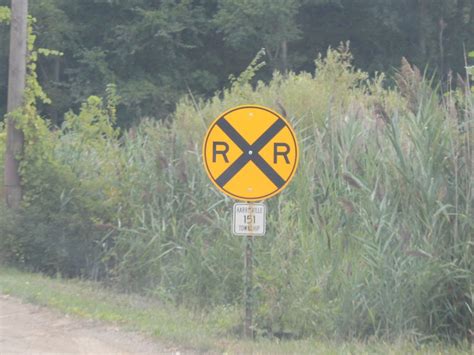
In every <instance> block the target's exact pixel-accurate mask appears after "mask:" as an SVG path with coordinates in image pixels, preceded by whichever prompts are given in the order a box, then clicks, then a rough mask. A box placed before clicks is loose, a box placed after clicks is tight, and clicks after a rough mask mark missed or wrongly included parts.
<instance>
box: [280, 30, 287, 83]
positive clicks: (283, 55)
mask: <svg viewBox="0 0 474 355" xmlns="http://www.w3.org/2000/svg"><path fill="white" fill-rule="evenodd" d="M281 72H282V73H283V75H285V76H286V74H288V42H287V41H286V39H285V40H283V41H282V42H281Z"/></svg>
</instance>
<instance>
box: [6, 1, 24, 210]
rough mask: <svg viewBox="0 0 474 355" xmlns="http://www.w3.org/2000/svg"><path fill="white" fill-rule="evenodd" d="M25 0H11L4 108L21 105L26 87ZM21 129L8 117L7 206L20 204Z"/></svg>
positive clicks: (11, 110) (9, 108) (19, 107)
mask: <svg viewBox="0 0 474 355" xmlns="http://www.w3.org/2000/svg"><path fill="white" fill-rule="evenodd" d="M27 16H28V0H12V1H11V25H10V58H9V67H8V102H7V111H8V113H12V112H14V111H15V110H18V109H21V107H22V105H23V95H24V91H25V77H26V51H27ZM23 140H24V137H23V132H22V131H21V130H19V129H18V128H17V127H16V126H15V122H14V120H13V119H12V118H7V146H6V152H5V198H6V203H7V206H8V207H9V208H13V209H16V208H18V207H19V206H20V202H21V197H22V188H21V181H20V172H19V165H20V164H19V163H20V162H19V160H18V159H19V157H20V156H21V154H22V152H23Z"/></svg>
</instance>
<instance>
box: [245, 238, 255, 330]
mask: <svg viewBox="0 0 474 355" xmlns="http://www.w3.org/2000/svg"><path fill="white" fill-rule="evenodd" d="M252 289H253V237H252V236H247V241H246V245H245V323H244V335H245V337H246V338H253V329H252V318H253V314H252V303H253V297H252Z"/></svg>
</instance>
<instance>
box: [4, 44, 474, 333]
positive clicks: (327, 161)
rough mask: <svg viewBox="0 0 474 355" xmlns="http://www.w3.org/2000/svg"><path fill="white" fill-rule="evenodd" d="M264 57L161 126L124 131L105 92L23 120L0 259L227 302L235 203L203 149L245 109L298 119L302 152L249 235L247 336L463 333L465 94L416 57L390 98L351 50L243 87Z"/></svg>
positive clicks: (235, 270) (468, 219) (238, 270)
mask: <svg viewBox="0 0 474 355" xmlns="http://www.w3.org/2000/svg"><path fill="white" fill-rule="evenodd" d="M260 60H261V57H260V54H259V55H257V57H256V58H255V60H254V61H253V62H252V63H251V65H250V67H249V68H248V69H247V70H246V71H244V72H243V73H242V75H240V76H239V77H238V78H235V77H234V78H232V79H231V85H230V87H229V88H228V89H226V90H223V91H222V92H220V93H217V94H216V95H215V96H214V97H213V98H212V99H211V100H207V101H206V100H201V99H199V98H195V97H194V96H193V95H189V96H188V97H186V98H184V99H183V100H182V101H180V103H179V104H178V107H177V110H176V112H175V114H174V117H173V119H172V120H170V122H156V121H152V120H143V121H142V122H141V123H140V124H139V125H137V126H136V127H132V128H130V129H129V130H128V131H127V132H123V134H122V136H120V135H119V132H117V131H116V129H114V128H113V124H114V122H115V105H116V104H117V103H118V102H120V99H119V98H118V97H117V94H116V93H115V88H114V86H110V87H109V88H108V90H107V92H108V97H107V98H106V100H102V99H100V98H99V97H96V96H93V97H90V98H89V99H88V100H87V101H85V102H84V103H83V104H82V106H81V109H80V111H79V112H78V113H72V112H70V113H68V114H67V115H66V117H65V121H64V124H63V126H62V127H61V129H59V130H56V131H52V130H50V129H48V126H47V125H46V124H45V123H44V122H43V121H41V122H40V121H35V120H33V119H32V118H31V115H30V116H28V117H30V119H29V120H28V121H27V122H26V121H25V123H24V126H23V127H24V128H25V130H27V132H26V135H25V137H27V138H28V139H31V140H34V139H38V138H35V137H38V136H39V137H41V140H37V141H35V144H36V145H35V147H36V149H33V143H31V145H30V146H29V148H28V149H26V150H25V157H24V159H25V162H26V161H28V164H26V163H24V165H22V167H23V170H22V174H23V176H24V177H25V179H26V180H25V181H26V183H25V185H26V186H25V187H26V191H27V194H26V196H25V208H24V209H23V211H21V212H20V214H18V215H16V216H9V215H7V214H3V213H2V218H3V220H1V221H0V224H1V225H2V231H5V232H4V234H5V236H3V237H2V239H1V243H3V244H2V247H1V248H0V250H1V251H2V254H3V255H4V256H6V257H8V258H9V260H14V261H16V262H17V263H22V264H24V265H27V266H30V267H33V268H36V269H39V270H43V271H47V272H50V273H63V274H67V275H77V274H81V275H86V276H90V277H100V278H104V279H105V280H107V281H108V282H110V283H113V284H115V285H117V286H120V287H121V288H122V289H124V290H126V291H139V292H143V293H146V294H148V295H151V296H153V297H155V298H158V299H164V300H167V301H171V302H174V303H177V304H183V305H185V306H187V307H199V308H203V307H204V308H206V309H211V310H214V312H216V314H217V316H216V317H217V318H219V316H218V314H219V309H222V308H226V307H230V308H231V309H235V308H236V307H238V306H239V305H240V304H241V302H242V290H243V277H242V271H243V268H244V266H243V260H242V252H243V243H244V241H243V240H241V239H239V238H237V237H235V236H233V235H231V232H230V228H229V226H230V223H231V214H230V211H231V201H230V200H229V199H228V198H226V197H224V196H223V195H222V194H221V193H219V192H218V191H217V190H216V189H214V188H213V187H212V186H211V183H210V182H209V180H208V178H207V176H206V174H205V172H204V169H203V168H202V157H201V144H202V137H203V136H204V132H205V129H206V128H207V126H208V124H209V122H211V120H212V119H214V118H215V117H217V115H218V114H219V113H221V112H223V111H224V110H226V109H228V108H229V107H232V106H235V105H238V104H244V103H252V102H254V103H259V104H261V105H265V106H269V107H271V108H274V109H275V110H277V111H280V112H281V113H282V114H283V115H285V116H286V117H287V118H288V119H289V120H290V121H291V122H292V124H293V126H294V127H295V129H296V131H297V135H298V140H299V143H300V150H301V160H300V166H299V168H298V172H297V174H296V175H295V178H294V181H293V182H292V183H291V185H290V186H289V187H288V188H287V189H286V190H285V191H284V192H283V193H282V194H280V195H279V196H277V197H275V198H272V199H271V200H269V201H268V210H269V214H268V226H267V236H265V237H264V238H260V239H258V240H256V241H255V247H254V256H255V263H254V264H255V270H254V271H255V283H254V290H253V291H254V294H255V299H254V306H255V311H256V319H255V330H256V333H257V334H258V335H261V336H268V337H275V336H288V337H296V338H299V337H311V336H316V337H318V336H319V337H336V338H353V337H356V338H358V339H364V340H365V339H370V338H371V337H378V338H382V339H384V340H387V341H392V340H395V339H399V338H404V337H409V338H412V339H414V340H416V341H419V342H421V341H423V340H426V339H447V340H452V341H459V340H462V339H467V338H468V332H469V329H470V327H471V326H472V325H471V321H472V295H471V293H472V284H473V281H474V280H473V276H472V275H474V272H473V271H474V265H473V262H472V235H473V234H474V231H473V228H474V225H473V222H472V221H473V218H472V198H473V196H472V191H473V188H472V176H473V172H472V164H471V162H472V142H473V131H472V115H473V111H472V96H471V95H470V93H469V91H467V92H466V93H465V95H466V96H465V98H464V99H463V100H462V101H461V100H458V101H456V95H457V94H455V93H451V92H449V93H446V95H440V93H438V92H437V91H436V90H433V89H430V85H429V83H427V82H426V80H425V79H423V77H421V75H420V73H419V71H417V70H416V68H415V67H412V66H411V65H410V64H409V63H408V62H406V63H405V62H404V65H403V67H402V69H401V70H400V73H398V75H397V78H396V79H397V80H396V81H397V83H398V89H397V90H389V89H386V88H385V87H384V76H383V75H377V76H375V77H374V78H370V77H369V75H368V74H367V73H366V72H363V71H361V70H356V69H355V68H354V67H353V65H352V56H351V54H350V52H349V50H348V48H347V46H346V45H341V46H340V47H339V48H338V50H331V49H330V50H328V51H327V53H326V56H325V57H322V56H321V57H318V59H317V60H316V71H315V72H314V74H311V73H300V74H296V73H291V72H290V73H288V75H286V76H284V75H282V74H279V73H275V74H274V76H273V79H272V80H271V81H270V82H269V83H268V84H265V83H264V82H262V81H258V82H257V83H256V84H255V86H253V85H251V81H252V80H254V75H255V74H256V70H258V68H259V67H261V64H259V63H260ZM38 96H41V95H38ZM31 112H33V111H31ZM35 117H36V116H33V118H35ZM19 119H22V118H19ZM35 124H36V125H37V126H38V129H37V130H36V131H34V130H33V129H30V126H31V125H35ZM41 124H42V126H41ZM28 129H30V131H29V132H28ZM34 132H36V133H35V134H33V133H34ZM2 212H3V211H2ZM3 216H5V217H3ZM211 312H212V311H211ZM232 322H237V321H236V320H235V318H230V319H227V320H226V321H225V322H224V323H225V327H226V328H232V327H231V323H232ZM224 323H223V324H224ZM235 326H236V329H237V327H238V324H235Z"/></svg>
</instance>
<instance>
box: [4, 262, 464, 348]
mask: <svg viewBox="0 0 474 355" xmlns="http://www.w3.org/2000/svg"><path fill="white" fill-rule="evenodd" d="M0 294H2V295H7V296H8V297H15V298H20V299H22V300H23V301H25V302H29V303H34V304H37V305H41V306H47V307H48V308H50V309H54V310H58V311H60V312H62V313H64V314H66V315H69V316H72V317H77V318H86V319H92V320H97V321H101V322H106V323H107V324H113V325H116V326H119V327H121V328H122V329H126V330H131V331H140V332H141V333H144V334H146V335H148V336H150V337H151V338H154V339H156V340H157V341H158V342H159V343H160V344H163V345H165V346H167V347H169V348H174V349H176V350H177V351H187V350H193V351H208V352H211V353H214V352H218V353H227V354H234V353H238V354H242V353H246V354H249V353H254V354H289V353H292V354H347V353H356V354H372V353H383V354H446V353H449V354H469V353H470V352H469V351H470V350H469V345H468V344H467V343H465V344H459V345H458V346H454V345H447V344H444V343H441V342H434V343H430V344H418V345H417V344H414V343H412V342H410V341H408V340H407V339H398V340H396V341H394V342H383V341H380V340H378V339H369V340H368V341H367V342H361V341H357V340H352V341H336V340H335V339H314V338H307V339H303V340H282V341H278V340H269V339H266V338H261V337H259V338H257V339H256V341H248V340H247V341H246V340H241V339H237V338H235V337H234V336H232V335H231V334H232V326H233V325H232V324H233V322H234V321H235V318H236V315H237V314H238V312H237V310H230V309H223V308H221V309H215V311H214V312H212V313H209V312H190V311H189V309H184V308H180V307H176V306H174V305H172V304H169V303H163V302H160V301H157V300H156V299H155V298H150V297H143V296H139V295H137V294H125V293H120V292H116V291H114V290H112V289H110V288H104V287H103V285H102V284H99V283H95V282H90V281H79V280H77V279H76V280H70V279H69V280H66V279H60V278H58V277H54V278H50V277H46V276H42V275H39V274H37V273H36V274H31V273H25V272H19V271H18V270H15V269H11V268H5V267H1V268H0Z"/></svg>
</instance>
